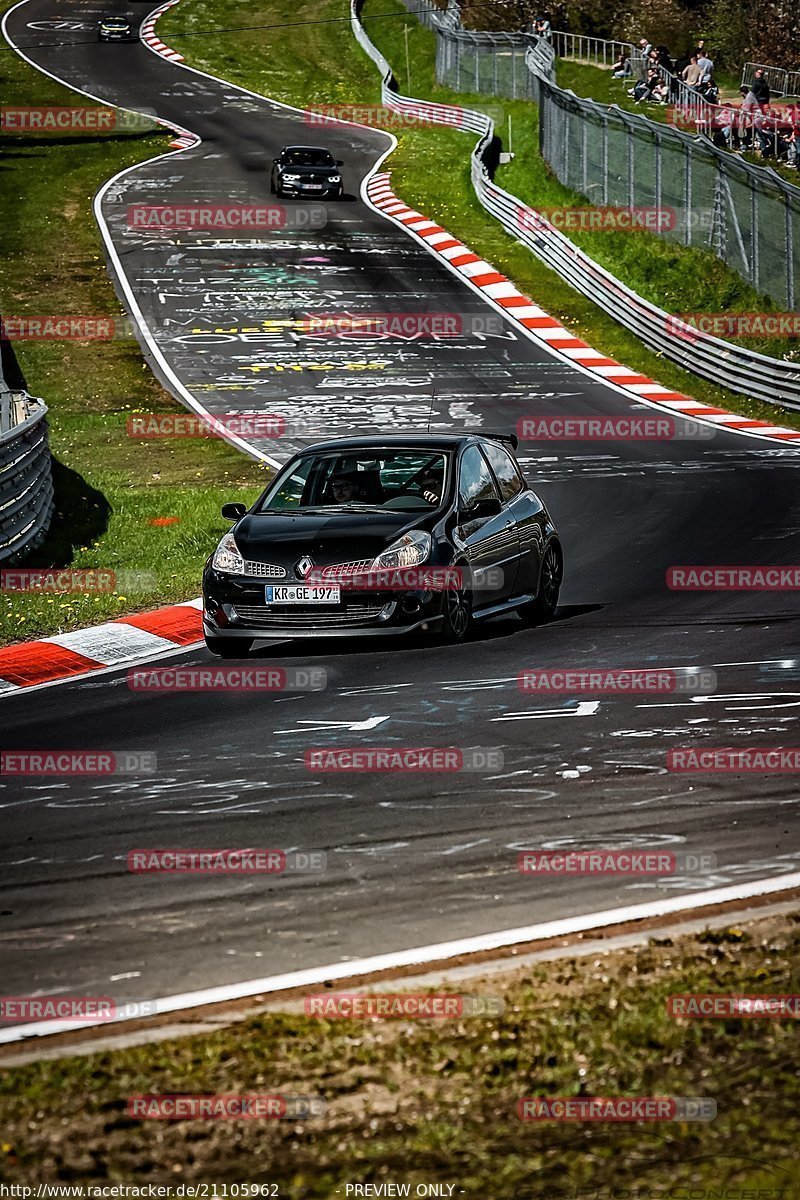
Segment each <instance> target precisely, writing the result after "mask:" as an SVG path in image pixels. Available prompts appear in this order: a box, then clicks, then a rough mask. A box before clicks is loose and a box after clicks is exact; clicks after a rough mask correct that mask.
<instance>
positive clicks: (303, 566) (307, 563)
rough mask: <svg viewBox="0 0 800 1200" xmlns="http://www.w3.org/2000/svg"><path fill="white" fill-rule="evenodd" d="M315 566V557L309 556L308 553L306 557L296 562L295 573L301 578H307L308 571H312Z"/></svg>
mask: <svg viewBox="0 0 800 1200" xmlns="http://www.w3.org/2000/svg"><path fill="white" fill-rule="evenodd" d="M313 568H314V560H313V558H309V557H308V555H306V557H305V558H301V559H300V562H299V563H296V564H295V568H294V573H295V575H297V576H298V578H299V579H305V577H306V575H308V573H309V572H310V571H312V570H313Z"/></svg>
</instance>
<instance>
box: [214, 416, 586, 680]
mask: <svg viewBox="0 0 800 1200" xmlns="http://www.w3.org/2000/svg"><path fill="white" fill-rule="evenodd" d="M516 444H517V439H516V438H515V437H514V436H513V435H505V436H504V435H496V436H492V435H481V436H477V435H472V434H464V435H454V434H453V435H441V436H419V435H417V436H412V437H401V436H394V437H382V438H377V437H368V438H344V439H341V440H338V441H330V442H323V443H319V444H318V445H315V446H309V447H308V448H307V449H305V450H303V451H302V452H301V453H299V454H297V455H296V456H295V457H294V458H292V459H291V461H290V462H289V463H287V465H286V466H285V467H284V468H283V469H282V470H281V471H279V472H278V474H277V475H276V477H275V479H274V480H273V481H272V482H271V483H270V484H269V486H268V487H267V488H266V490H265V491H264V493H263V494H262V495H261V496H260V497H259V499H258V500H257V501H256V503H255V504H254V505H253V507H252V508H251V509H250V511H249V512H248V511H247V509H246V508H245V506H244V505H243V504H226V505H224V506H223V509H222V515H223V516H224V517H225V518H226V519H228V520H230V521H234V522H235V525H234V527H233V529H232V530H231V531H230V532H229V533H226V534H225V536H224V537H223V538H222V540H221V541H220V543H219V545H218V546H217V548H216V550H215V551H214V553H213V554H212V555H211V556H210V558H209V559H208V561H207V563H206V566H205V571H204V574H203V632H204V634H205V639H206V645H207V646H208V648H209V650H211V652H212V653H213V654H218V655H221V656H222V657H224V658H229V657H239V656H241V655H243V654H246V653H247V651H248V650H249V649H250V648H251V646H252V644H253V642H254V641H255V640H256V639H259V638H261V639H265V638H269V639H273V638H308V637H342V636H348V635H350V636H353V635H358V636H361V637H364V636H367V637H369V636H373V635H387V634H402V633H408V632H410V631H411V630H414V629H418V628H421V627H425V628H430V629H432V630H436V631H440V632H441V634H442V635H443V636H444V638H445V639H446V640H448V641H453V642H460V641H463V639H464V638H465V637H466V636H467V634H468V633H469V631H470V627H471V625H472V622H473V621H476V620H479V619H481V618H483V617H489V616H495V615H496V614H498V613H501V612H505V611H510V610H516V611H517V612H518V613H519V614H520V615H521V616H522V617H523V619H525V620H526V621H528V622H530V623H538V622H540V621H544V620H547V619H548V618H550V617H552V616H553V614H554V612H555V610H556V605H557V603H558V595H559V589H560V587H561V578H562V574H563V556H562V550H561V544H560V542H559V538H558V533H557V531H556V528H555V525H554V524H553V521H552V519H551V517H550V514H549V513H548V511H547V509H546V508H545V506H544V504H543V503H542V501H541V500H540V499H539V497H538V496H537V495H536V493H535V492H533V491H531V489H530V488H529V487H528V484H527V483H526V482H525V479H524V477H523V474H522V471H521V469H520V467H519V464H518V462H517V460H516V458H515V457H514V453H513V451H514V450H515V449H516Z"/></svg>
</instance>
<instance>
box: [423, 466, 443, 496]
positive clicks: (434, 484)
mask: <svg viewBox="0 0 800 1200" xmlns="http://www.w3.org/2000/svg"><path fill="white" fill-rule="evenodd" d="M419 488H420V491H421V492H422V498H423V500H427V501H428V504H438V503H439V501H440V500H441V498H442V477H441V475H437V474H436V473H435V472H434V471H429V472H428V473H427V474H426V475H423V477H422V479H420V481H419Z"/></svg>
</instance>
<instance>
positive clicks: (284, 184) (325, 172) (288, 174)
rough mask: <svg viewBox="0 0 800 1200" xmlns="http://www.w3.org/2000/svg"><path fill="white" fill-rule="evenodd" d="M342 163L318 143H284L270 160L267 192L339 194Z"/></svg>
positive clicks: (281, 194) (341, 186)
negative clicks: (289, 144) (292, 144)
mask: <svg viewBox="0 0 800 1200" xmlns="http://www.w3.org/2000/svg"><path fill="white" fill-rule="evenodd" d="M341 166H342V160H341V159H340V158H334V157H333V155H332V154H331V153H330V152H329V151H328V150H323V149H322V148H321V147H320V146H284V147H283V149H282V150H281V152H280V154H279V155H278V157H277V158H276V159H274V161H273V163H272V177H271V181H270V191H271V192H272V193H273V195H276V196H329V197H334V198H338V197H340V196H341V195H342V190H343V184H342V175H341V171H340V170H339V168H340V167H341Z"/></svg>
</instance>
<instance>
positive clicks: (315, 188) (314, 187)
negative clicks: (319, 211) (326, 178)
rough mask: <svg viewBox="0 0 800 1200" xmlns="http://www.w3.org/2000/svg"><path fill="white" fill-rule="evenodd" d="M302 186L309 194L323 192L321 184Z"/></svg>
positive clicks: (305, 184)
mask: <svg viewBox="0 0 800 1200" xmlns="http://www.w3.org/2000/svg"><path fill="white" fill-rule="evenodd" d="M302 186H303V187H304V188H307V189H308V191H309V192H321V191H322V184H321V183H304V184H303V185H302Z"/></svg>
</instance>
